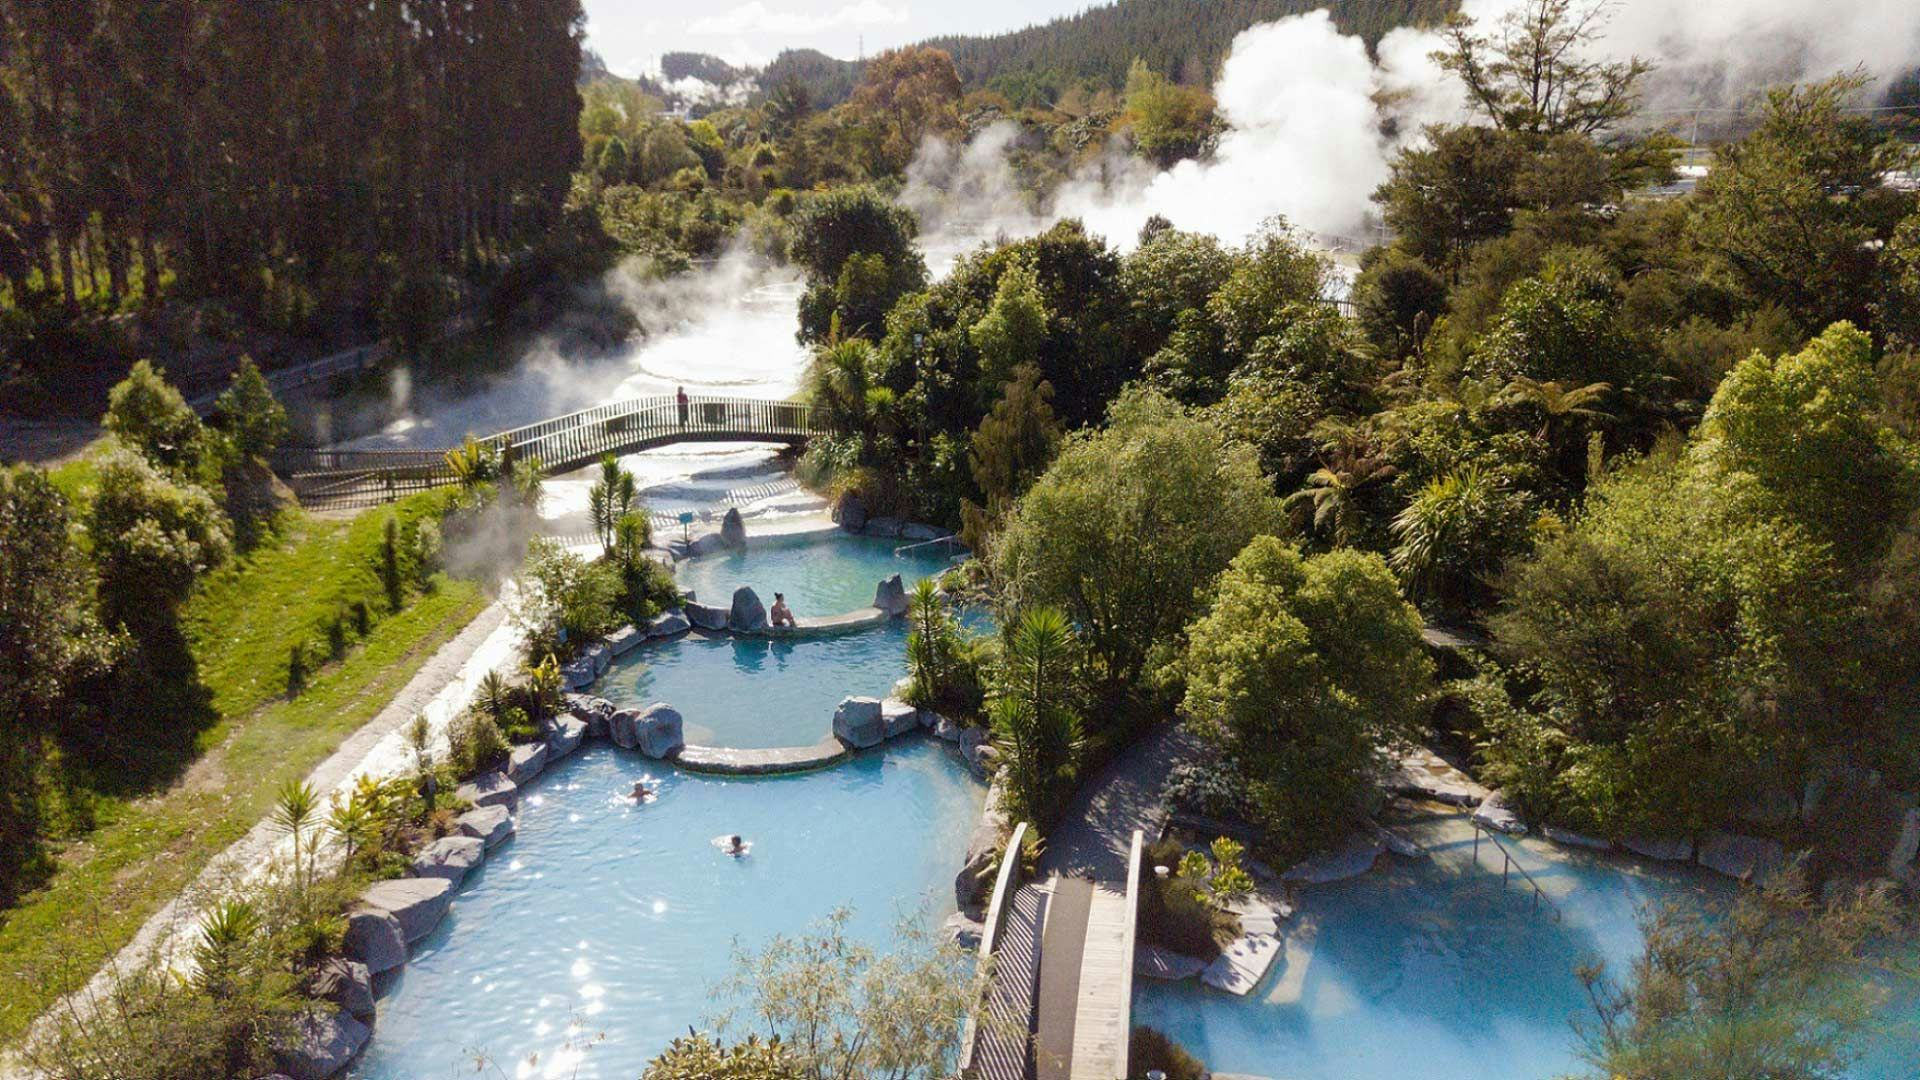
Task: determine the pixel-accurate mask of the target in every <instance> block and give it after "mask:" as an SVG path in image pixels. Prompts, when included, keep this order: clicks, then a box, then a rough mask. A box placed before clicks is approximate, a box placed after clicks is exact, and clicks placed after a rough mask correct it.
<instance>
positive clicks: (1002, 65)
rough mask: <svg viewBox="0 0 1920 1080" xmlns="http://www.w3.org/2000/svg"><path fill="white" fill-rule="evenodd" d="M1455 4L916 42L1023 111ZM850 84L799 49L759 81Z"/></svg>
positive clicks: (1172, 4) (1127, 1)
mask: <svg viewBox="0 0 1920 1080" xmlns="http://www.w3.org/2000/svg"><path fill="white" fill-rule="evenodd" d="M1455 6H1456V0H1214V2H1209V3H1195V2H1194V0H1119V2H1118V3H1113V4H1108V5H1105V6H1103V7H1095V8H1090V9H1088V10H1086V11H1084V12H1081V13H1080V14H1078V15H1072V16H1068V17H1066V18H1061V19H1055V20H1054V21H1052V22H1049V23H1044V24H1041V25H1038V26H1030V27H1027V28H1026V29H1024V30H1016V31H1013V32H1011V33H1006V34H997V35H994V36H991V37H945V38H935V39H933V40H931V41H928V42H926V43H925V44H928V45H932V46H934V47H935V48H939V49H944V50H946V51H947V52H949V53H951V54H952V55H953V61H954V65H955V66H956V67H957V68H958V69H959V71H960V77H961V79H962V80H964V81H965V83H966V86H967V88H968V89H969V90H980V89H987V90H994V91H997V92H999V93H1002V94H1005V95H1006V96H1007V97H1008V98H1010V99H1012V100H1013V102H1014V103H1015V104H1021V105H1025V104H1034V103H1042V102H1051V101H1053V100H1054V99H1056V98H1058V97H1059V95H1060V94H1061V93H1063V92H1064V91H1065V90H1067V89H1068V88H1071V87H1075V86H1082V85H1085V86H1088V87H1090V88H1096V89H1097V88H1107V89H1112V90H1118V89H1120V88H1121V87H1122V86H1124V85H1125V84H1126V81H1127V68H1128V67H1129V66H1130V65H1131V64H1132V63H1133V60H1134V58H1135V57H1139V58H1140V59H1143V60H1145V61H1146V62H1147V64H1148V65H1149V66H1151V67H1152V68H1153V69H1154V70H1156V71H1160V72H1163V73H1166V74H1168V75H1170V76H1172V77H1174V78H1175V79H1177V80H1179V81H1181V82H1186V83H1197V84H1202V85H1204V84H1207V83H1209V82H1211V81H1212V79H1213V76H1214V75H1215V74H1216V73H1217V71H1218V68H1219V65H1220V61H1221V60H1222V59H1223V58H1224V57H1225V55H1226V53H1227V49H1228V47H1229V46H1230V45H1231V44H1232V43H1233V38H1234V35H1236V34H1238V33H1240V32H1241V31H1242V30H1245V29H1246V28H1247V27H1249V26H1254V25H1256V24H1258V23H1263V22H1270V21H1272V20H1274V19H1280V18H1285V17H1286V16H1288V15H1298V14H1300V13H1302V12H1306V11H1312V10H1315V9H1317V8H1326V9H1328V10H1329V11H1331V12H1332V14H1333V20H1334V23H1335V24H1336V25H1338V26H1339V27H1340V29H1341V30H1342V31H1344V32H1346V33H1349V34H1358V35H1360V36H1361V37H1363V38H1365V39H1366V40H1367V42H1368V43H1369V44H1372V43H1373V42H1376V41H1378V40H1379V39H1380V37H1381V36H1382V35H1384V34H1385V33H1386V32H1387V31H1389V30H1392V29H1394V28H1395V27H1399V26H1406V25H1409V24H1416V23H1431V22H1437V21H1438V20H1440V19H1441V18H1443V17H1444V16H1445V15H1446V13H1447V12H1448V11H1451V10H1452V9H1453V8H1454V7H1455ZM858 78H859V64H857V63H855V62H852V61H843V60H833V59H831V58H829V57H826V56H823V55H821V54H820V53H817V52H813V51H811V50H808V51H805V52H790V53H783V54H781V56H780V57H779V58H778V59H776V60H775V61H774V62H773V64H772V65H770V66H769V67H768V68H767V70H766V72H765V73H764V74H763V76H762V79H761V82H762V85H763V86H767V87H769V88H771V87H773V86H777V85H779V84H781V83H783V82H786V81H788V80H789V79H793V80H797V81H799V82H800V83H802V84H804V85H805V86H806V87H807V90H808V91H809V93H810V94H812V96H813V100H814V102H815V103H816V104H819V105H830V104H834V103H837V102H838V101H840V100H842V99H844V98H845V97H846V95H847V93H848V92H849V91H850V90H851V88H852V86H853V84H854V83H855V82H857V81H858Z"/></svg>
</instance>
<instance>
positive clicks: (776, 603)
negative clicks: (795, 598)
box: [767, 593, 794, 626]
mask: <svg viewBox="0 0 1920 1080" xmlns="http://www.w3.org/2000/svg"><path fill="white" fill-rule="evenodd" d="M767 617H768V620H769V621H771V622H772V623H773V625H775V626H792V625H794V622H793V609H792V608H790V607H788V606H787V594H786V593H774V594H773V610H772V611H771V612H769V613H768V616H767Z"/></svg>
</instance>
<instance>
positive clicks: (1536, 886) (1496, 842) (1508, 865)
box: [1467, 818, 1561, 922]
mask: <svg viewBox="0 0 1920 1080" xmlns="http://www.w3.org/2000/svg"><path fill="white" fill-rule="evenodd" d="M1467 820H1468V822H1469V823H1470V824H1471V825H1472V826H1473V864H1474V865H1475V866H1478V865H1480V836H1481V834H1482V833H1485V834H1486V837H1487V842H1488V843H1491V844H1492V845H1493V847H1494V850H1496V851H1498V852H1499V853H1500V858H1501V860H1502V862H1501V864H1500V884H1502V885H1505V884H1506V883H1507V881H1508V875H1509V874H1510V873H1511V872H1512V871H1515V870H1518V871H1519V872H1520V879H1521V880H1522V881H1525V882H1526V883H1527V885H1528V887H1530V888H1532V889H1533V910H1535V911H1539V910H1540V901H1542V900H1545V901H1546V902H1547V910H1548V911H1551V912H1553V921H1554V922H1560V921H1561V915H1560V906H1559V905H1558V904H1555V903H1554V902H1553V897H1551V896H1548V895H1547V891H1546V890H1545V889H1542V888H1541V887H1540V883H1539V882H1537V881H1535V880H1533V875H1532V874H1529V873H1527V868H1526V867H1524V866H1521V865H1520V863H1519V861H1518V860H1516V859H1515V858H1514V857H1513V853H1512V852H1510V851H1508V850H1507V845H1505V844H1503V843H1501V842H1500V838H1499V837H1497V836H1495V835H1493V832H1492V830H1490V829H1488V828H1486V827H1485V826H1483V825H1481V824H1480V823H1479V822H1477V821H1474V820H1473V819H1472V818H1468V819H1467Z"/></svg>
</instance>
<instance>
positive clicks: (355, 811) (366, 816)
mask: <svg viewBox="0 0 1920 1080" xmlns="http://www.w3.org/2000/svg"><path fill="white" fill-rule="evenodd" d="M332 807H333V808H332V810H331V811H330V812H329V813H328V814H327V831H329V832H331V833H333V835H334V839H336V840H338V841H339V842H340V851H341V856H342V858H344V859H345V860H346V862H347V864H348V865H349V866H351V865H352V864H353V858H354V856H356V855H358V854H360V853H361V852H362V851H364V850H366V847H367V842H368V839H369V838H370V836H371V833H372V830H373V814H372V812H371V811H370V809H369V808H368V806H367V803H366V800H364V799H357V798H354V797H352V796H348V797H347V798H345V799H342V798H340V797H339V796H337V795H336V796H334V798H333V800H332Z"/></svg>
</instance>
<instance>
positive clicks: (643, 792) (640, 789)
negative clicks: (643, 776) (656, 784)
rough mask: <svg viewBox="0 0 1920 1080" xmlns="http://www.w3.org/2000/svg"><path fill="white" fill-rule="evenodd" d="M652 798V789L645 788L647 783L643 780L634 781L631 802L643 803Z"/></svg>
mask: <svg viewBox="0 0 1920 1080" xmlns="http://www.w3.org/2000/svg"><path fill="white" fill-rule="evenodd" d="M652 798H653V788H651V787H649V786H647V782H646V781H645V780H635V781H634V782H633V801H634V802H637V803H643V802H647V801H649V800H651V799H652Z"/></svg>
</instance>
